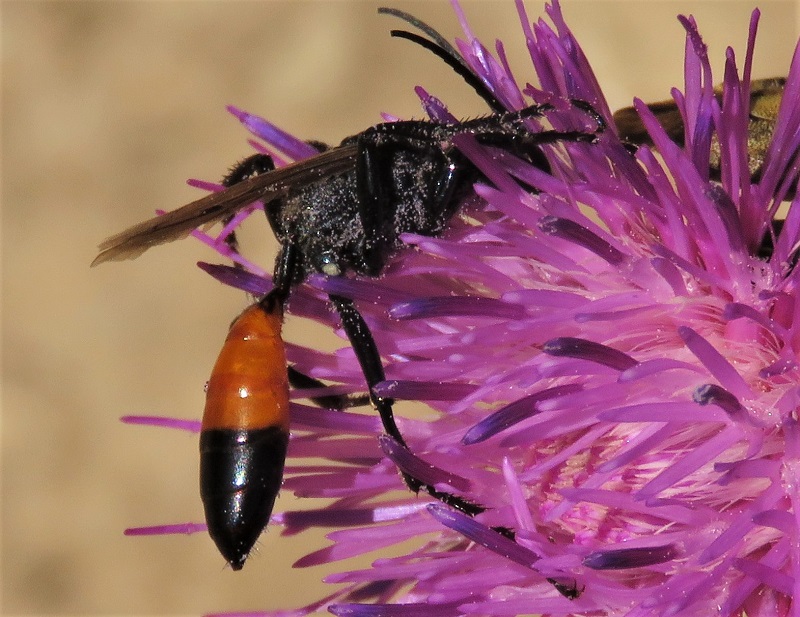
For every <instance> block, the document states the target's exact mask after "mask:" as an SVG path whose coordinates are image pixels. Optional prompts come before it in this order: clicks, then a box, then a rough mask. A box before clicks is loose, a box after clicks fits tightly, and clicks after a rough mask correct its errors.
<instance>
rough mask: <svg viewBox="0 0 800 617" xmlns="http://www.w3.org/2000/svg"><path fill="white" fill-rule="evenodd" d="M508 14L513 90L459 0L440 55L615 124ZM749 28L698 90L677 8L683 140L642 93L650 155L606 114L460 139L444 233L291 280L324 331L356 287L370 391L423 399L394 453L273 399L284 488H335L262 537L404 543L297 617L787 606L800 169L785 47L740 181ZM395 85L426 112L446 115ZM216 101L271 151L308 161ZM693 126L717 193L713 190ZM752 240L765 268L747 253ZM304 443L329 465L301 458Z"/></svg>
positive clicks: (796, 433)
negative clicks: (459, 180) (715, 169)
mask: <svg viewBox="0 0 800 617" xmlns="http://www.w3.org/2000/svg"><path fill="white" fill-rule="evenodd" d="M517 7H518V11H519V14H520V18H521V21H522V27H523V32H524V34H525V37H526V41H527V45H528V49H529V51H530V54H531V59H532V62H533V66H534V68H535V71H536V75H537V77H538V80H539V83H540V87H539V88H534V87H532V86H526V87H524V88H520V87H519V86H518V85H517V83H518V82H517V80H516V79H515V78H514V76H513V75H511V73H510V70H509V68H508V64H507V63H506V61H505V57H504V53H503V48H502V45H500V44H499V43H498V45H497V48H496V55H493V54H492V53H491V52H490V51H489V50H488V49H486V48H485V47H484V46H483V45H482V44H481V43H480V42H479V41H477V40H476V39H475V38H474V37H473V36H472V35H471V33H470V30H469V27H468V25H467V23H466V19H465V17H464V15H463V14H462V13H461V11H460V9H459V7H458V6H457V5H456V9H457V13H458V17H459V19H460V21H461V24H462V26H463V28H464V32H465V37H466V38H465V39H464V40H462V41H458V42H457V48H458V49H459V50H460V52H461V53H462V54H463V56H464V58H465V60H466V61H467V63H468V64H469V65H470V67H471V68H472V70H473V71H475V73H476V74H478V75H479V76H480V77H481V79H482V80H483V81H484V82H485V83H486V84H488V85H489V86H490V87H491V89H492V90H493V91H494V92H495V93H496V95H497V97H498V99H499V100H501V101H502V102H503V103H504V104H505V105H507V106H508V107H509V108H512V109H517V108H521V107H523V106H525V105H528V104H530V103H529V101H530V100H533V102H535V103H550V104H552V105H553V106H554V107H555V108H556V112H554V113H552V114H549V116H548V120H549V121H550V123H551V124H552V127H553V128H554V129H556V130H585V125H586V121H585V114H584V113H583V112H582V111H581V110H580V109H578V108H576V107H574V106H572V105H570V103H569V101H571V100H576V99H579V100H582V101H587V102H588V103H590V104H591V105H592V106H593V107H594V108H595V109H596V110H597V111H598V112H599V113H600V114H601V115H602V116H604V117H605V118H606V119H607V120H608V122H609V125H610V122H611V113H610V110H609V109H608V106H607V104H606V102H605V100H604V97H603V94H602V92H601V90H600V87H599V85H598V83H597V81H596V80H595V78H594V76H593V73H592V70H591V68H590V66H589V63H588V61H587V59H586V58H585V56H584V55H583V52H582V51H581V48H580V46H579V45H578V43H577V41H576V40H575V39H574V38H573V36H572V34H571V32H570V30H569V28H568V27H567V26H566V24H565V23H564V20H563V17H562V15H561V11H560V7H559V5H558V2H557V1H554V2H553V4H552V5H548V6H547V7H546V12H547V14H548V16H549V18H550V21H551V22H552V25H550V24H548V23H546V22H545V21H544V20H540V21H538V22H536V23H534V24H531V23H530V20H529V18H528V17H527V15H526V13H525V9H524V7H523V6H522V3H521V2H518V3H517ZM757 20H758V12H757V11H756V12H754V14H753V20H752V23H751V28H750V36H749V38H748V45H747V51H746V55H745V59H744V67H743V69H742V75H743V77H742V78H740V77H739V73H740V72H739V69H738V67H737V64H736V59H735V56H734V54H733V52H732V51H730V50H729V51H728V54H727V63H726V67H725V75H724V97H723V99H722V103H721V104H720V103H719V102H718V100H717V99H716V98H715V97H714V93H713V90H712V88H713V84H714V80H713V78H712V75H711V68H710V65H709V63H708V58H707V57H706V49H705V47H704V45H703V43H702V40H701V38H700V35H699V34H698V30H697V27H696V25H695V23H694V21H693V20H692V19H691V18H688V19H687V18H681V23H682V24H683V25H684V27H685V29H686V32H687V57H686V64H685V66H686V84H685V90H684V92H683V93H679V92H676V97H677V98H676V101H677V103H678V106H679V108H680V109H681V112H682V115H683V117H684V121H685V126H686V140H685V145H684V146H683V147H679V146H678V145H676V144H675V143H673V142H672V141H670V139H669V137H668V136H667V134H666V133H665V131H664V129H663V128H662V127H661V126H660V125H659V124H658V122H657V120H656V118H655V117H654V116H653V114H652V113H651V112H650V110H649V109H648V108H647V107H646V106H645V105H644V104H642V103H641V102H637V109H638V111H639V113H640V115H641V117H642V120H643V122H644V124H645V126H646V127H647V129H648V131H649V133H650V135H651V137H652V140H653V143H654V144H655V146H656V149H657V151H658V153H659V156H656V155H654V152H653V150H651V149H649V148H647V147H642V148H640V149H639V150H638V151H637V152H636V154H635V157H634V156H632V155H631V154H630V152H629V151H628V150H627V149H626V148H625V147H624V146H623V144H622V143H621V142H620V140H619V139H618V138H617V136H616V135H615V131H614V129H613V128H612V127H611V126H609V128H608V130H606V131H605V132H604V133H603V134H602V135H601V137H600V139H599V141H598V143H595V144H588V143H559V142H556V143H553V144H550V145H547V146H544V150H545V153H546V155H547V157H548V160H549V162H550V166H551V168H552V172H551V173H550V174H547V173H544V172H543V171H542V170H540V169H537V168H534V167H532V166H531V165H530V164H528V163H526V162H524V161H521V160H519V159H515V158H513V157H511V156H507V155H506V156H504V155H503V153H499V152H496V151H491V152H489V151H487V149H485V148H483V147H481V146H480V145H478V144H477V142H475V141H474V140H472V139H470V138H469V136H467V135H462V136H459V137H458V138H457V139H456V140H455V141H456V142H457V145H458V147H459V148H460V149H461V151H462V152H463V153H464V154H465V155H466V156H467V157H468V158H469V159H470V160H471V161H473V162H474V163H475V164H476V165H477V166H478V167H479V168H480V169H481V171H482V172H483V174H484V175H485V176H486V177H487V178H488V179H489V180H490V181H491V184H489V183H482V184H478V185H476V186H475V196H474V197H472V198H471V199H470V200H469V202H468V203H467V204H466V205H465V206H464V207H463V209H462V212H463V216H460V217H457V218H456V219H455V220H454V221H453V222H452V224H451V225H450V226H449V228H448V230H447V232H446V233H445V234H444V235H443V236H442V237H440V238H430V237H421V236H414V235H411V234H407V235H406V236H405V237H404V238H403V240H404V241H405V242H406V243H407V244H408V245H409V246H413V247H414V248H413V249H408V250H404V251H401V252H400V253H399V254H398V255H397V256H396V257H395V258H394V260H393V261H392V262H391V263H390V265H389V266H388V267H387V268H386V270H385V272H384V274H383V275H382V276H381V277H380V278H378V279H361V278H358V277H349V278H341V277H335V278H325V277H322V276H312V277H310V278H309V279H308V280H307V281H306V282H305V284H303V285H301V286H298V287H297V288H296V289H295V291H294V292H293V294H292V297H291V302H290V304H289V307H288V308H289V311H288V312H289V314H290V315H302V316H306V317H311V318H314V319H317V320H319V321H321V322H323V323H326V324H328V325H330V326H331V327H337V324H336V323H335V320H334V318H333V316H332V314H331V312H330V310H329V309H328V307H327V301H326V297H327V294H328V293H334V294H336V295H339V296H344V297H349V298H353V299H354V300H356V301H357V302H358V306H359V309H360V310H361V312H362V313H363V314H364V317H365V319H366V320H367V322H368V324H369V326H370V328H371V329H372V331H373V334H374V336H375V339H376V342H377V345H378V348H379V349H380V351H381V353H382V355H383V357H384V359H385V366H386V374H387V381H386V382H385V383H384V384H381V385H380V386H379V394H380V395H381V396H391V397H393V398H394V399H395V400H399V401H402V400H419V401H423V402H425V403H427V404H428V405H429V406H430V407H431V408H433V409H434V410H436V412H438V413H437V415H436V417H435V419H433V420H426V421H422V420H412V419H408V418H405V417H399V418H398V424H399V426H400V430H401V432H402V433H403V435H404V436H405V439H406V441H407V442H408V446H409V449H408V450H406V449H404V448H402V447H400V446H398V444H397V443H396V442H394V441H393V440H391V439H390V438H387V437H382V438H381V439H380V440H379V439H376V436H377V435H379V434H380V428H379V427H380V424H379V422H378V420H377V418H376V417H374V416H372V415H364V414H358V413H354V412H345V411H333V410H325V409H316V408H311V407H306V406H303V405H300V404H299V403H295V404H294V407H293V409H292V439H291V442H290V445H289V459H288V461H287V466H286V471H285V482H284V489H285V490H287V491H291V492H293V493H294V494H296V495H298V496H303V497H324V498H328V499H333V500H334V502H333V504H331V505H328V506H325V507H322V508H319V509H317V510H310V511H308V510H306V511H302V512H293V511H289V512H283V513H279V514H275V515H274V516H273V523H274V524H277V525H282V526H283V533H284V535H291V534H296V533H300V532H302V531H304V530H306V529H308V528H310V527H323V528H327V527H335V528H337V529H336V531H333V532H331V533H330V534H329V536H328V538H329V539H330V540H331V542H332V544H331V545H330V546H327V547H325V548H322V549H320V550H318V551H316V552H314V553H311V554H310V555H307V556H306V557H304V558H302V559H301V560H300V561H299V562H298V563H297V564H296V565H297V566H299V567H305V566H311V565H316V564H319V563H324V562H334V561H338V560H341V559H345V558H348V557H352V556H355V555H360V554H365V553H368V552H371V551H373V550H375V549H376V548H380V547H384V546H393V545H396V544H400V543H403V542H406V541H408V540H417V541H418V544H417V548H416V549H413V550H411V551H409V552H407V553H405V554H402V555H400V556H396V557H392V558H381V559H378V560H377V561H375V562H374V563H373V564H372V566H371V567H370V568H367V569H362V570H355V571H350V572H340V573H338V574H335V575H331V576H329V577H328V578H327V580H328V581H329V582H331V583H339V584H345V587H344V589H343V590H341V591H339V592H337V593H335V594H333V595H332V596H330V597H328V598H325V599H321V600H320V601H319V602H315V603H314V604H313V605H310V606H308V607H305V608H303V609H299V610H298V611H297V612H296V613H293V614H304V613H308V612H310V611H312V610H317V609H319V608H321V607H328V609H329V610H330V611H331V612H332V613H333V614H335V615H353V616H356V617H367V616H369V615H382V616H393V615H396V616H405V615H408V616H414V615H425V616H430V615H433V616H437V615H441V616H443V617H444V616H450V615H468V614H486V615H516V614H550V613H552V614H561V615H572V614H596V615H630V616H642V617H644V616H651V615H653V616H659V615H664V616H666V615H674V614H681V615H709V614H719V615H744V614H747V615H753V616H754V615H798V614H800V609H799V608H797V607H796V606H795V605H794V604H793V601H792V598H794V597H795V596H796V595H798V596H800V550H799V549H798V543H797V538H798V535H800V529H798V523H797V515H796V512H795V510H797V509H798V507H800V493H798V488H797V486H798V470H799V469H800V427H798V419H797V409H798V406H800V378H798V376H800V366H798V362H797V360H796V358H797V354H798V351H800V323H797V322H795V321H794V317H795V316H796V315H797V307H798V306H800V296H798V283H799V282H800V281H798V277H800V274H799V273H798V269H797V268H795V267H794V263H795V261H796V258H795V252H796V250H797V246H798V242H799V241H800V199H798V198H797V197H795V198H794V201H793V202H792V203H791V204H790V206H789V210H788V213H787V215H786V220H785V222H784V223H783V226H782V229H781V230H780V231H779V232H775V231H773V228H772V221H773V219H774V217H775V214H776V210H777V208H778V205H779V204H780V202H781V200H782V198H783V197H785V196H786V195H792V194H794V193H795V191H794V190H793V187H794V186H796V183H797V175H798V168H800V160H799V159H798V151H799V149H800V106H798V105H797V104H796V101H797V100H798V95H800V51H797V52H796V53H795V57H794V61H793V63H792V66H791V69H790V71H789V75H788V79H787V82H786V87H785V96H784V97H783V104H782V106H781V110H780V113H779V116H778V121H777V125H776V129H775V133H774V137H773V142H772V145H771V147H770V149H769V150H768V152H767V155H766V160H765V163H764V167H763V170H762V174H761V177H760V180H759V182H758V183H754V182H753V181H752V179H751V173H750V170H749V167H748V161H747V147H746V146H747V128H748V113H749V107H748V104H747V101H749V88H750V71H751V69H750V67H751V63H752V57H753V49H754V40H755V32H756V25H757ZM418 93H419V94H420V97H421V99H422V102H423V104H424V106H425V108H426V109H427V110H429V113H430V114H431V115H432V116H435V117H436V118H441V119H445V118H447V117H448V112H447V111H446V109H445V108H444V107H443V106H442V105H441V103H439V102H438V101H437V100H435V99H433V98H432V97H431V96H430V95H428V94H427V93H426V92H425V91H424V90H422V89H418ZM526 97H527V98H526ZM231 111H232V113H234V115H235V116H236V117H237V118H238V119H239V120H240V121H241V122H242V123H243V124H244V125H245V127H246V128H247V129H248V130H249V131H251V132H252V133H253V135H254V136H255V137H256V138H257V139H258V140H263V141H265V142H267V144H268V145H269V147H274V148H276V149H279V150H280V151H281V152H283V153H285V154H286V155H287V156H289V157H290V158H293V159H297V158H303V157H306V156H309V155H310V154H312V153H311V152H309V148H308V146H306V144H304V143H303V142H301V141H299V140H297V139H295V138H293V137H291V136H289V135H287V134H286V133H283V132H282V131H280V130H279V129H277V128H276V127H274V126H273V125H271V124H269V123H267V122H266V121H264V120H262V119H260V118H258V117H256V116H253V115H251V114H248V113H246V112H243V111H241V110H238V109H236V108H231ZM712 134H716V135H717V137H716V139H717V140H718V143H719V147H720V159H721V182H720V184H715V183H713V182H711V181H709V158H710V148H711V144H712V141H713V139H712ZM259 143H260V142H259ZM259 149H261V150H267V149H268V147H267V146H264V145H261V146H259ZM520 182H521V183H522V184H520ZM522 186H533V187H536V189H537V190H538V191H540V192H538V193H532V192H529V191H526V190H523V188H521V187H522ZM589 213H590V214H589ZM765 237H769V238H771V240H772V246H773V247H774V248H773V250H772V254H771V256H770V257H769V258H768V259H764V258H763V257H759V255H758V252H759V249H760V247H761V246H762V243H763V241H764V238H765ZM212 244H213V245H214V246H217V247H218V248H219V249H220V250H221V252H224V251H225V250H226V249H225V247H224V246H223V243H220V242H218V241H213V242H212ZM239 263H243V265H245V268H246V269H245V270H240V269H234V268H231V267H228V266H213V265H208V264H206V265H203V268H204V269H205V270H206V271H207V272H209V273H210V274H212V275H213V276H215V277H216V278H217V279H219V280H220V281H222V282H224V283H226V284H228V285H231V286H234V287H237V288H239V289H243V290H245V291H248V292H250V293H264V292H265V291H267V290H268V289H269V288H270V287H271V282H270V281H269V279H268V278H265V277H264V276H263V270H259V269H257V268H256V267H255V266H253V267H249V265H248V264H247V263H246V262H243V261H240V262H239ZM290 318H291V317H290ZM287 355H288V359H289V361H290V363H291V364H293V365H294V366H295V367H296V368H297V369H298V370H299V371H301V372H303V373H306V374H309V375H311V376H313V377H317V378H320V379H324V380H327V381H330V382H332V383H334V384H336V386H335V389H334V388H332V390H331V391H332V392H335V393H336V394H352V393H358V392H362V391H363V389H364V378H363V376H362V374H361V371H360V370H359V368H358V363H357V362H356V361H355V357H354V353H353V351H352V349H350V348H349V347H345V348H343V349H341V350H339V351H338V352H337V353H335V354H322V353H320V352H317V351H314V350H310V349H305V348H301V347H299V346H296V345H289V346H288V352H287ZM311 395H312V394H310V393H309V392H306V391H298V392H295V393H294V396H295V398H296V399H301V398H305V397H308V396H311ZM402 410H403V406H402V404H400V405H398V411H399V415H400V416H403V411H402ZM131 421H134V422H139V423H144V422H147V420H143V419H141V418H138V419H132V420H131ZM152 423H154V424H160V425H168V426H172V427H174V428H181V429H185V430H195V429H196V426H195V425H193V424H179V423H174V424H169V422H168V421H165V420H164V419H155V420H152ZM319 457H322V458H324V459H327V461H329V463H326V464H319V463H318V462H315V463H308V462H307V461H306V460H305V459H310V458H314V459H317V458H319ZM398 469H401V470H403V471H406V472H410V473H412V474H413V475H415V476H416V477H423V480H424V482H426V483H430V484H431V485H432V486H435V487H436V489H437V490H439V491H444V492H449V493H453V494H456V495H458V496H460V497H463V498H464V499H466V500H468V501H470V502H472V503H478V504H481V505H483V506H485V507H486V511H485V512H483V513H481V514H479V515H477V516H476V517H474V518H473V517H469V516H466V515H464V514H461V513H459V512H457V511H454V510H452V509H450V508H448V507H447V506H445V505H443V504H440V503H438V502H436V501H435V500H431V499H429V498H428V497H427V496H423V495H419V496H416V495H413V494H411V493H410V492H409V491H408V490H407V489H406V487H405V485H404V484H403V481H402V480H401V477H400V475H399V474H398ZM195 530H196V529H195V528H190V527H186V526H178V527H176V528H172V527H164V528H159V529H157V530H156V532H159V533H187V532H191V531H195Z"/></svg>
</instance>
